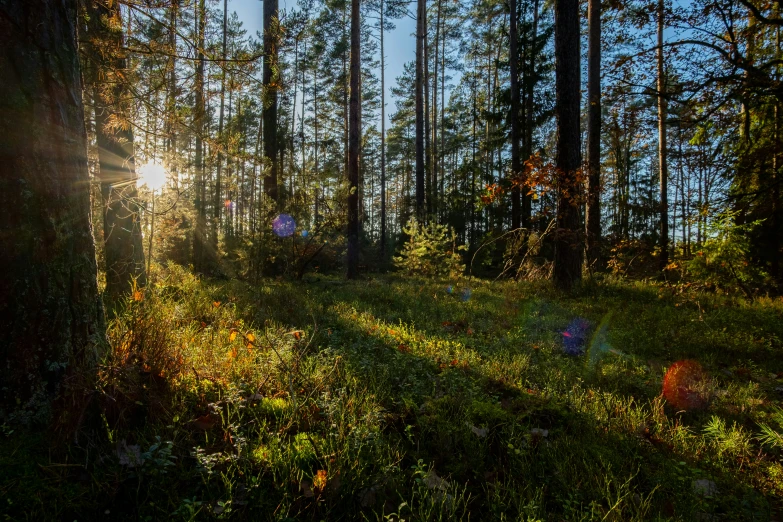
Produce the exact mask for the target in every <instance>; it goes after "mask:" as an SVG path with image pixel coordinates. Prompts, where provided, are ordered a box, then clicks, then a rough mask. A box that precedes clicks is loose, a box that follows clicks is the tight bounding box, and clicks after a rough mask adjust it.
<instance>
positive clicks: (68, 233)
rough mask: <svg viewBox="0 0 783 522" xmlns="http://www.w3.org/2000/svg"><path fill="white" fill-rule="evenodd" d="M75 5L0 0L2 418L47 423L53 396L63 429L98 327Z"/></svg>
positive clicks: (70, 425) (62, 0) (75, 407)
mask: <svg viewBox="0 0 783 522" xmlns="http://www.w3.org/2000/svg"><path fill="white" fill-rule="evenodd" d="M76 8H77V2H76V0H58V1H54V0H4V1H3V2H0V71H3V80H2V81H1V82H0V114H2V118H0V205H2V209H3V211H2V212H0V270H1V271H2V274H3V277H2V279H0V419H3V420H5V419H6V418H7V416H8V415H9V414H10V413H11V412H12V410H16V411H20V412H25V413H24V414H23V415H24V416H28V415H29V416H30V417H28V418H30V420H34V421H35V420H39V421H44V420H47V419H46V417H47V415H48V414H49V413H50V412H51V410H50V409H49V408H48V405H49V404H50V403H51V402H52V398H53V397H56V396H58V395H59V396H60V397H61V398H62V400H61V401H58V402H59V404H61V405H62V406H63V408H62V409H61V410H55V411H54V412H53V413H54V415H55V419H54V420H55V423H56V424H57V425H58V426H60V427H62V428H64V429H66V430H69V431H70V430H74V429H75V428H76V427H77V426H75V425H74V422H72V419H71V418H69V417H68V415H71V416H76V415H77V412H81V411H83V409H84V407H85V405H84V404H83V403H81V404H80V401H84V400H85V398H84V397H85V396H84V394H83V393H82V391H83V390H86V389H89V387H90V383H89V382H88V381H89V379H90V377H91V375H93V374H94V371H93V369H94V367H95V365H96V364H97V362H98V356H99V354H98V347H99V346H100V345H101V344H102V343H103V342H104V340H103V339H104V335H105V325H104V319H103V307H102V305H101V301H100V298H99V296H98V285H97V280H96V274H97V267H96V263H95V245H94V243H93V237H92V224H91V222H90V190H89V186H90V180H89V176H88V170H87V136H86V130H85V126H84V110H83V106H82V90H81V89H82V86H81V78H80V72H79V62H78V58H77V50H76V49H77V48H76ZM66 377H67V379H66ZM66 383H67V384H66ZM77 388H78V389H77ZM23 418H24V417H23ZM73 420H74V421H75V423H78V422H79V419H78V417H77V418H76V419H73Z"/></svg>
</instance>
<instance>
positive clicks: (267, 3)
mask: <svg viewBox="0 0 783 522" xmlns="http://www.w3.org/2000/svg"><path fill="white" fill-rule="evenodd" d="M277 9H278V7H277V0H264V73H263V74H264V77H263V81H264V108H263V112H262V118H263V120H264V158H265V159H266V161H267V163H268V166H267V169H268V170H267V174H266V176H264V193H266V196H267V197H268V198H269V201H271V202H272V204H273V205H275V206H276V204H277V161H276V158H277V87H276V86H275V83H276V82H277V78H276V76H277V73H275V68H276V67H277V40H278V30H279V28H278V21H277Z"/></svg>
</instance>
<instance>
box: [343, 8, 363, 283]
mask: <svg viewBox="0 0 783 522" xmlns="http://www.w3.org/2000/svg"><path fill="white" fill-rule="evenodd" d="M360 28H361V19H360V13H359V0H351V79H350V82H351V92H350V99H349V102H348V103H349V116H348V127H349V129H348V186H349V187H350V190H349V192H348V229H347V235H348V253H347V265H348V271H347V274H346V276H347V278H348V279H355V278H356V276H357V275H358V272H359V153H360V150H359V149H360V145H361V133H362V112H361V111H362V107H361V98H362V93H361V73H362V71H361V34H360Z"/></svg>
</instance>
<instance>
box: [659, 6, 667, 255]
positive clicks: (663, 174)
mask: <svg viewBox="0 0 783 522" xmlns="http://www.w3.org/2000/svg"><path fill="white" fill-rule="evenodd" d="M663 15H664V0H658V169H659V178H660V196H659V197H660V200H661V201H660V204H661V207H660V213H661V216H660V219H661V233H660V235H661V237H660V247H661V254H660V258H659V261H658V263H659V267H660V269H661V270H663V269H664V268H666V266H667V265H668V264H669V196H668V183H669V166H668V164H667V152H666V95H665V92H664V91H665V90H666V77H665V76H664V74H665V71H664V63H663V25H664V23H663V22H664V20H663Z"/></svg>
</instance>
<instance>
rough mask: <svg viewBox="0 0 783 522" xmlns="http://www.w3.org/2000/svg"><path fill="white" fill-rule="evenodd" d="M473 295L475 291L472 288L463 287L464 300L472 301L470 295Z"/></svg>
mask: <svg viewBox="0 0 783 522" xmlns="http://www.w3.org/2000/svg"><path fill="white" fill-rule="evenodd" d="M472 295H473V291H472V290H471V289H470V288H463V289H462V300H463V301H466V302H467V301H470V296H472Z"/></svg>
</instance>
